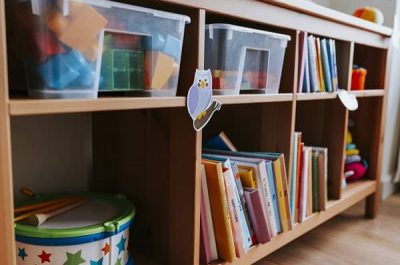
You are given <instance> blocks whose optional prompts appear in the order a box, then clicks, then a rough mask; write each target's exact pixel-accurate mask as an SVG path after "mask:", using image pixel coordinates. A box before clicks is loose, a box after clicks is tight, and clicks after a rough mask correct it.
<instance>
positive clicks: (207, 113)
mask: <svg viewBox="0 0 400 265" xmlns="http://www.w3.org/2000/svg"><path fill="white" fill-rule="evenodd" d="M186 105H187V109H188V112H189V115H190V117H192V120H193V128H194V129H195V130H196V131H200V130H201V129H203V128H204V126H206V125H207V123H208V122H209V121H210V120H211V118H212V116H213V115H214V112H215V111H217V110H220V109H221V103H220V102H218V101H216V100H214V99H213V93H212V76H211V71H210V70H196V74H195V76H194V81H193V85H192V86H191V87H190V89H189V92H188V94H187V98H186Z"/></svg>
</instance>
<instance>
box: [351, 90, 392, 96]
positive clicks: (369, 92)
mask: <svg viewBox="0 0 400 265" xmlns="http://www.w3.org/2000/svg"><path fill="white" fill-rule="evenodd" d="M350 94H353V95H354V96H356V97H358V98H362V97H383V96H385V90H384V89H367V90H352V91H350Z"/></svg>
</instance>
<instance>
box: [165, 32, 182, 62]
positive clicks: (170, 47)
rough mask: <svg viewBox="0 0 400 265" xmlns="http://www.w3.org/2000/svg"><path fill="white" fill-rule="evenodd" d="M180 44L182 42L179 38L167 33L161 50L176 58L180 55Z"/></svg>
mask: <svg viewBox="0 0 400 265" xmlns="http://www.w3.org/2000/svg"><path fill="white" fill-rule="evenodd" d="M181 45H182V44H181V41H180V40H179V39H177V38H175V37H173V36H172V35H168V36H167V38H166V40H165V44H164V47H163V49H162V51H163V52H164V53H165V54H167V55H169V56H172V57H174V58H175V59H176V60H177V59H179V58H180V56H181V53H180V50H181Z"/></svg>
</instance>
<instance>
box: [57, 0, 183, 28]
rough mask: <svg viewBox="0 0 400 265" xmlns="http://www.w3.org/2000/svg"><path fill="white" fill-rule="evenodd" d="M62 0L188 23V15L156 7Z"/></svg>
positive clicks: (88, 0)
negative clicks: (148, 14)
mask: <svg viewBox="0 0 400 265" xmlns="http://www.w3.org/2000/svg"><path fill="white" fill-rule="evenodd" d="M63 1H66V2H68V1H77V2H83V3H86V4H90V5H93V6H99V7H103V8H112V7H117V8H123V9H127V10H135V11H139V12H143V13H150V14H152V15H154V16H158V17H163V18H168V19H173V20H183V21H185V23H186V24H189V23H190V17H188V16H185V15H180V14H176V13H171V12H166V11H160V10H156V9H151V8H146V7H140V6H134V5H130V4H123V3H117V2H113V1H108V0H63Z"/></svg>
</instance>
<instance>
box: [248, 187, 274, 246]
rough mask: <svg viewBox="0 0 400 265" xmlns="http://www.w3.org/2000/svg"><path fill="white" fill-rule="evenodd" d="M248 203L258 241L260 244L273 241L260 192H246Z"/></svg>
mask: <svg viewBox="0 0 400 265" xmlns="http://www.w3.org/2000/svg"><path fill="white" fill-rule="evenodd" d="M244 196H245V199H246V203H247V205H248V207H249V213H250V219H251V221H252V223H253V227H254V230H255V232H256V237H257V241H258V243H260V244H264V243H267V242H269V241H270V240H271V238H270V236H269V231H268V224H267V222H266V220H267V217H266V216H265V212H264V210H263V207H262V203H261V200H260V195H259V194H258V190H253V191H247V190H245V191H244Z"/></svg>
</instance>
